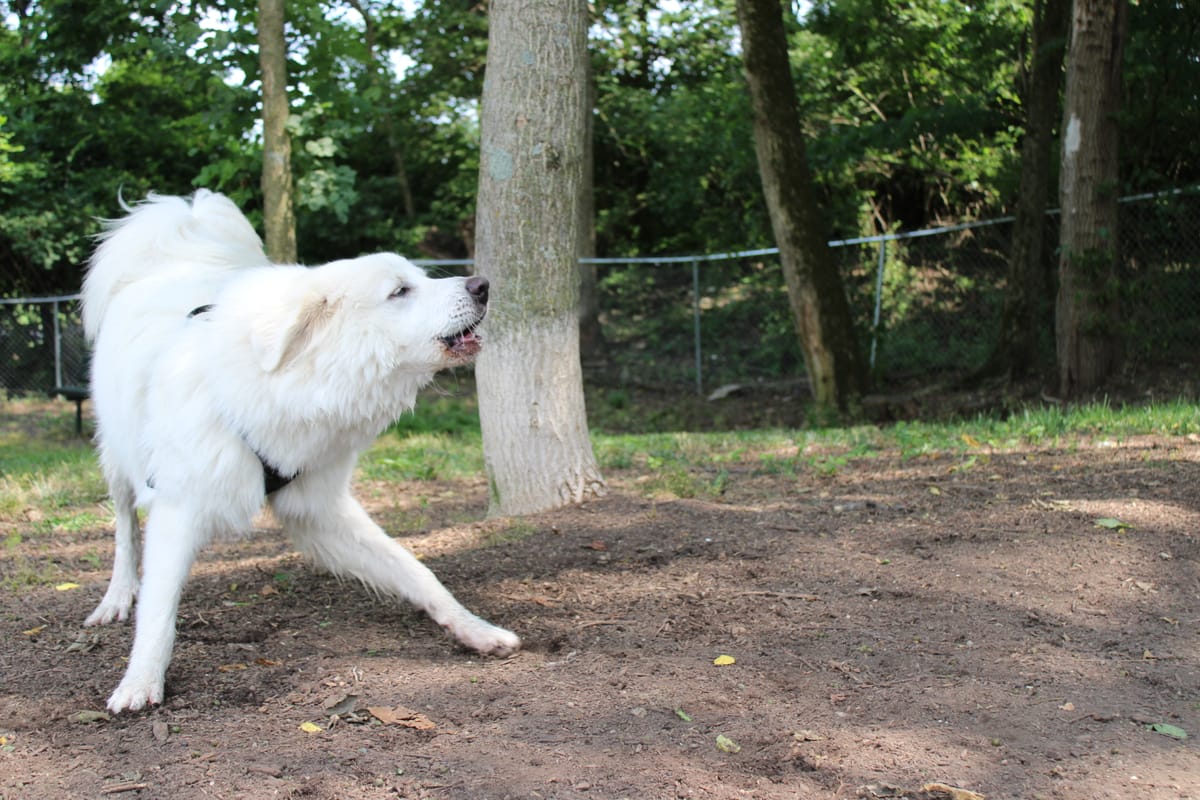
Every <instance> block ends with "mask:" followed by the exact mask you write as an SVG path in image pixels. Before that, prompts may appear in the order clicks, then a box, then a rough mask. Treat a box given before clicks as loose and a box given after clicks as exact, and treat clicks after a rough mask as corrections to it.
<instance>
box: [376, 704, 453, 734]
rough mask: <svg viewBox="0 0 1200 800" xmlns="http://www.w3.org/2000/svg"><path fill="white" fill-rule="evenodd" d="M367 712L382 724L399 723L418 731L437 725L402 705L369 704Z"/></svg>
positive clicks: (427, 729)
mask: <svg viewBox="0 0 1200 800" xmlns="http://www.w3.org/2000/svg"><path fill="white" fill-rule="evenodd" d="M367 713H368V714H370V715H371V716H372V717H374V718H375V719H377V720H379V721H380V722H382V723H383V724H384V725H400V726H401V727H404V728H413V729H415V730H418V731H429V730H433V729H434V728H436V727H437V724H436V723H434V722H433V720H431V719H429V717H427V716H425V715H424V714H421V713H419V712H417V711H413V710H412V709H408V708H405V707H404V706H396V707H395V708H385V707H382V706H371V707H369V708H367Z"/></svg>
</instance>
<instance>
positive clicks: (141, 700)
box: [108, 678, 163, 714]
mask: <svg viewBox="0 0 1200 800" xmlns="http://www.w3.org/2000/svg"><path fill="white" fill-rule="evenodd" d="M162 699H163V684H162V681H158V682H153V681H151V682H143V681H137V680H132V681H131V680H129V679H128V678H126V679H124V680H122V681H121V684H120V685H119V686H117V690H116V691H115V692H113V693H112V697H110V698H108V710H109V711H111V712H113V713H114V714H120V713H121V712H122V711H141V710H142V709H143V708H145V707H146V706H148V705H154V706H156V705H158V704H159V703H161V702H162Z"/></svg>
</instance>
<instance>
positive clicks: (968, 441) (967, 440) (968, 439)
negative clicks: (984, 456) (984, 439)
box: [962, 433, 983, 447]
mask: <svg viewBox="0 0 1200 800" xmlns="http://www.w3.org/2000/svg"><path fill="white" fill-rule="evenodd" d="M962 440H963V444H965V445H966V446H967V447H982V446H983V445H982V443H981V442H980V441H979V440H978V439H976V438H975V437H974V436H972V435H971V434H969V433H964V434H963V435H962Z"/></svg>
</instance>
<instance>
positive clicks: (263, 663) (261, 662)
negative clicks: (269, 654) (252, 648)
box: [254, 658, 283, 667]
mask: <svg viewBox="0 0 1200 800" xmlns="http://www.w3.org/2000/svg"><path fill="white" fill-rule="evenodd" d="M254 663H255V664H257V665H258V666H260V667H278V666H279V665H280V664H282V663H283V662H282V661H273V660H271V659H269V658H256V659H254Z"/></svg>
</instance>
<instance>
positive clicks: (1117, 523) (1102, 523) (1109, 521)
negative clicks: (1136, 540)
mask: <svg viewBox="0 0 1200 800" xmlns="http://www.w3.org/2000/svg"><path fill="white" fill-rule="evenodd" d="M1093 524H1094V525H1095V526H1096V527H1097V528H1106V529H1108V530H1110V531H1117V532H1118V533H1120V532H1121V531H1123V530H1125V529H1126V528H1129V529H1132V528H1133V526H1132V525H1130V524H1129V523H1128V522H1121V520H1119V519H1114V518H1113V517H1101V518H1100V519H1098V520H1096V521H1095V523H1093Z"/></svg>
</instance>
